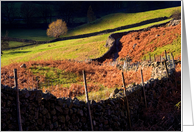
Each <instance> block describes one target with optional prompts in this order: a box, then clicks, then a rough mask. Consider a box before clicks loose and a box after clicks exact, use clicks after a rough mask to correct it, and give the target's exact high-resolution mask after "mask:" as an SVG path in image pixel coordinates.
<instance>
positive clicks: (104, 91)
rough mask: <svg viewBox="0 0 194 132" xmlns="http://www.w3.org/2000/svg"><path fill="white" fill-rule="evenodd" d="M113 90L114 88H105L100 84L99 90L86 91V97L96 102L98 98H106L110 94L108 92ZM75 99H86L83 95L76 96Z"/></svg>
mask: <svg viewBox="0 0 194 132" xmlns="http://www.w3.org/2000/svg"><path fill="white" fill-rule="evenodd" d="M114 90H115V88H106V87H104V86H102V85H101V87H100V90H99V91H95V92H89V93H88V98H89V100H94V101H96V102H98V101H100V100H105V99H107V98H108V97H109V96H110V94H111V93H112V92H113V91H114ZM77 99H79V100H81V101H85V100H86V96H85V95H82V96H78V97H77Z"/></svg>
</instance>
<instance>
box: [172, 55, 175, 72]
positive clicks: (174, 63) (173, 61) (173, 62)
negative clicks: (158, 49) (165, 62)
mask: <svg viewBox="0 0 194 132" xmlns="http://www.w3.org/2000/svg"><path fill="white" fill-rule="evenodd" d="M171 57H172V62H173V67H174V69H175V63H174V56H173V54H172V53H171Z"/></svg>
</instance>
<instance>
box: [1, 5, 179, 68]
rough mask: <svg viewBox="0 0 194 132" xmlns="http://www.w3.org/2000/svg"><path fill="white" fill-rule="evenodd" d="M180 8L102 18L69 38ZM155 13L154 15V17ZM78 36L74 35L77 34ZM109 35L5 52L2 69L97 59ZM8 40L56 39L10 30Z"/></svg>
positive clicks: (132, 22)
mask: <svg viewBox="0 0 194 132" xmlns="http://www.w3.org/2000/svg"><path fill="white" fill-rule="evenodd" d="M180 9H181V8H180V7H175V8H168V9H161V10H155V11H147V12H140V13H132V14H130V13H127V14H126V13H117V14H111V15H108V16H105V17H102V18H101V19H99V20H96V22H95V23H93V24H86V25H83V26H80V27H78V28H76V29H75V30H73V31H70V32H69V33H68V34H67V36H71V35H75V34H76V35H78V34H86V33H92V32H96V31H99V30H100V31H101V30H105V29H108V28H116V27H118V26H123V25H129V24H135V23H137V22H141V21H144V20H147V19H152V18H158V17H163V16H167V17H168V16H170V15H171V14H172V13H173V11H175V10H180ZM153 14H154V15H153ZM166 21H168V20H165V21H160V22H156V23H150V24H147V25H142V26H139V27H135V28H131V29H127V30H126V29H125V30H120V31H117V32H123V31H129V30H137V29H142V28H146V27H149V26H151V25H155V24H159V23H164V22H166ZM74 33H75V34H74ZM109 35H110V33H109V34H104V35H98V36H93V37H87V38H81V39H72V40H65V41H58V42H54V43H49V44H43V45H39V46H28V47H24V48H19V49H15V50H7V51H3V56H1V66H5V65H9V64H10V63H12V62H23V61H24V62H25V61H29V60H40V59H43V60H45V59H50V58H52V59H54V60H56V59H76V60H85V59H88V58H96V57H99V56H101V55H103V54H104V53H105V52H106V51H107V50H108V49H107V48H105V47H104V45H105V43H106V40H107V38H108V36H109ZM8 36H9V37H14V38H23V39H32V40H37V41H40V40H41V41H42V40H52V39H54V38H49V37H47V36H46V31H45V30H38V29H34V30H10V31H9V34H8ZM19 45H25V44H24V43H21V42H10V46H11V47H17V46H19Z"/></svg>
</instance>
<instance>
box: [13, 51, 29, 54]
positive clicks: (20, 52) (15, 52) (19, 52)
mask: <svg viewBox="0 0 194 132" xmlns="http://www.w3.org/2000/svg"><path fill="white" fill-rule="evenodd" d="M29 52H30V51H13V52H9V54H23V53H29Z"/></svg>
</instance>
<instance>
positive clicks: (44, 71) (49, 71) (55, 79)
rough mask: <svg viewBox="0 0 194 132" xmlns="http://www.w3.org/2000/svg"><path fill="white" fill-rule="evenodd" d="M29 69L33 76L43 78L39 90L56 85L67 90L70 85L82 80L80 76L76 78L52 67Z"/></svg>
mask: <svg viewBox="0 0 194 132" xmlns="http://www.w3.org/2000/svg"><path fill="white" fill-rule="evenodd" d="M29 69H30V71H31V72H32V73H33V74H34V75H37V76H38V75H43V76H44V77H45V82H44V83H43V84H42V85H41V86H40V88H42V87H48V85H49V86H56V85H58V84H63V86H64V87H67V88H69V87H70V85H71V83H79V82H80V80H81V79H82V76H77V75H76V74H75V73H71V72H65V71H63V70H59V69H57V68H52V67H41V66H36V67H34V66H33V67H30V68H29Z"/></svg>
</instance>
